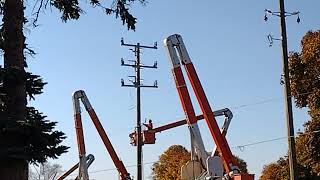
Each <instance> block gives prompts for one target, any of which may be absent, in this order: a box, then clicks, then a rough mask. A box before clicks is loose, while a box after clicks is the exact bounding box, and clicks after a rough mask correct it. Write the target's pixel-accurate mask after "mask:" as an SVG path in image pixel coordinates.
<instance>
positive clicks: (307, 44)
mask: <svg viewBox="0 0 320 180" xmlns="http://www.w3.org/2000/svg"><path fill="white" fill-rule="evenodd" d="M301 46H302V50H301V52H300V53H298V52H291V53H290V57H289V71H290V81H291V91H292V95H293V97H294V100H295V104H296V106H297V107H298V108H305V107H306V108H308V113H309V115H310V119H309V120H308V121H307V122H306V123H304V131H303V132H299V133H298V136H297V138H296V151H297V161H298V170H299V177H301V178H316V177H317V176H318V177H317V178H320V177H319V176H320V173H319V172H320V31H314V32H313V31H309V32H308V33H306V35H305V36H304V37H303V38H302V40H301ZM287 161H288V159H287V157H286V156H285V157H281V158H280V159H279V160H278V161H277V162H275V163H271V164H269V165H267V166H265V167H264V169H263V172H262V176H261V177H260V179H261V180H266V179H274V178H273V177H277V178H276V179H288V177H289V176H288V171H289V168H288V163H287ZM275 175H277V176H275Z"/></svg>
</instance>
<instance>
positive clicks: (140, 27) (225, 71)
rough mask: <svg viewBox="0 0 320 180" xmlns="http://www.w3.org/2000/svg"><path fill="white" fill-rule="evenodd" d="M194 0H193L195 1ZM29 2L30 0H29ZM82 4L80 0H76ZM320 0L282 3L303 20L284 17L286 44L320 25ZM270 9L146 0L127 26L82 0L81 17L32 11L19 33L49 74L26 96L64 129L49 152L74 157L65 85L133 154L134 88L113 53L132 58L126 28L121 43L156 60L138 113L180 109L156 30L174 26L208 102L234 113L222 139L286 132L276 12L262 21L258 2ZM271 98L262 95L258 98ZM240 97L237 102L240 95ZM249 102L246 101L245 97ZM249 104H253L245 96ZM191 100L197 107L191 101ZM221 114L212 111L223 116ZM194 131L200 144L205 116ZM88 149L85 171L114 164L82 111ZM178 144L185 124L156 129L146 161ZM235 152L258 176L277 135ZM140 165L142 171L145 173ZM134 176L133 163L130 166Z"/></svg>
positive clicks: (107, 174) (131, 158)
mask: <svg viewBox="0 0 320 180" xmlns="http://www.w3.org/2000/svg"><path fill="white" fill-rule="evenodd" d="M196 2H197V3H196ZM29 4H31V2H29ZM82 4H85V1H82ZM319 6H320V2H319V1H316V0H313V1H311V0H309V1H288V3H286V8H287V11H289V12H290V11H297V10H299V11H301V23H300V24H297V23H296V18H295V17H289V18H287V25H288V46H289V50H297V51H298V50H299V49H300V39H301V37H302V36H303V35H304V34H305V33H306V32H307V31H308V30H310V29H314V30H316V29H318V28H319V27H320V21H319V17H320V11H319V9H318V7H319ZM266 8H268V9H271V10H275V11H278V1H268V0H263V1H254V0H248V1H231V0H227V1H223V2H222V1H221V2H219V1H209V0H206V1H191V0H188V1H172V0H162V1H152V0H150V1H149V3H148V4H147V6H144V7H141V6H139V4H138V3H137V4H135V5H134V6H132V12H133V14H134V15H135V16H136V17H137V18H138V23H137V30H136V32H133V31H127V30H126V27H125V26H122V24H121V22H120V20H119V19H117V20H115V18H114V16H106V15H105V14H104V13H103V12H102V11H101V10H100V9H92V8H86V14H84V15H83V16H82V17H81V19H80V20H79V21H72V22H68V23H67V24H65V23H61V20H60V18H59V13H58V12H57V11H56V10H52V11H50V10H48V11H46V12H45V14H42V15H41V17H40V24H41V26H39V27H38V28H36V29H31V31H30V32H29V31H26V33H28V35H27V37H28V38H27V42H28V44H29V45H30V46H31V47H33V48H34V49H35V50H36V51H37V52H38V55H36V57H35V58H34V59H31V58H29V66H30V68H29V70H30V71H32V72H34V73H36V74H40V75H42V77H43V78H44V80H45V81H47V82H48V83H49V84H48V85H47V86H46V87H45V89H44V94H42V95H40V96H38V97H37V99H36V101H35V102H32V103H31V104H34V105H35V106H36V107H38V108H39V110H40V111H43V112H44V113H45V114H46V115H48V119H51V120H54V121H58V122H59V124H58V127H57V129H59V130H62V131H64V132H65V133H66V135H67V137H68V138H67V139H66V140H65V141H64V144H66V145H68V146H70V147H71V148H70V149H69V152H68V153H66V154H64V155H62V156H61V157H60V158H59V159H58V160H55V161H53V162H56V163H59V164H61V165H62V166H63V169H68V168H69V167H71V166H72V165H73V164H74V163H76V162H77V161H78V153H77V146H76V138H75V129H74V122H73V112H72V102H71V95H72V93H73V92H74V91H75V90H78V89H84V90H85V91H86V93H87V95H88V97H89V99H90V100H91V103H92V105H93V107H94V108H95V110H96V112H97V114H98V116H99V117H100V119H101V121H102V124H103V126H104V127H105V130H106V132H107V133H108V136H109V138H110V140H111V141H112V143H113V145H114V148H115V149H116V151H117V152H118V154H119V156H120V157H121V159H122V160H123V162H124V163H125V164H126V165H134V164H135V162H136V148H135V147H133V146H131V145H130V144H129V138H128V134H129V133H130V132H132V131H133V130H134V126H135V122H136V119H135V117H136V112H135V109H134V108H133V109H132V107H134V105H135V90H134V89H128V88H121V87H120V79H121V78H125V79H126V76H127V75H132V74H133V70H132V69H130V68H125V67H120V58H121V57H123V58H133V54H132V53H131V52H130V51H128V49H127V48H125V47H121V46H120V39H121V37H124V39H125V41H126V42H128V43H136V42H141V43H142V44H146V45H153V42H154V41H157V42H158V45H159V46H158V47H159V49H158V50H143V54H142V61H143V62H144V63H145V64H152V63H153V61H154V60H157V61H158V64H159V69H158V70H155V71H153V70H143V73H142V75H143V77H144V79H145V81H144V82H145V83H146V84H147V83H153V80H155V79H157V80H158V82H159V88H158V89H143V90H142V105H143V106H142V117H143V119H144V118H152V119H153V121H154V124H155V126H158V125H162V124H165V123H168V122H171V121H173V120H175V119H180V118H183V116H184V115H183V112H182V108H181V105H180V102H179V99H178V95H177V92H176V89H175V85H174V81H173V78H172V75H171V71H170V64H169V63H168V59H167V55H166V52H165V50H164V48H163V44H162V40H163V39H164V38H166V37H167V36H168V35H171V34H174V33H179V34H181V35H182V37H183V38H184V41H185V44H186V46H187V49H188V51H189V54H190V56H191V58H192V60H193V62H194V65H195V67H196V69H197V72H198V75H199V77H200V79H201V81H202V84H203V87H204V88H205V91H206V93H207V97H208V98H209V101H210V103H211V105H212V108H213V109H221V108H225V107H228V108H230V109H231V110H232V112H233V113H234V119H233V121H232V123H231V126H230V129H229V133H228V136H227V139H228V141H229V144H230V146H231V147H234V146H237V145H243V144H247V143H252V142H258V141H262V140H267V139H273V138H278V137H284V136H286V126H285V125H286V123H285V119H284V104H283V98H282V97H283V90H282V86H281V85H280V84H279V82H280V75H281V49H280V44H279V43H278V42H275V43H274V46H273V47H271V48H270V47H268V41H267V38H266V36H267V35H268V34H270V33H271V34H273V35H274V36H275V37H279V29H280V28H279V19H278V18H277V17H272V16H269V21H268V22H264V21H263V16H264V9H266ZM268 99H273V100H272V101H268V102H266V103H263V104H259V103H258V104H255V103H256V102H261V101H263V100H268ZM247 104H249V105H248V106H241V105H247ZM250 104H251V105H250ZM252 104H255V105H252ZM194 106H195V108H196V110H197V113H200V111H199V108H198V106H197V104H196V103H194ZM307 119H308V116H307V114H306V111H305V110H297V109H295V110H294V122H295V128H296V130H297V129H299V128H300V129H301V128H302V124H303V122H304V121H306V120H307ZM222 120H223V119H221V118H219V119H218V121H219V122H222ZM200 124H201V130H203V131H202V135H203V138H204V142H205V144H206V147H207V148H208V151H210V150H211V149H212V147H213V141H212V138H211V137H210V135H209V132H208V130H207V129H206V126H205V124H204V123H203V122H201V123H200ZM83 125H84V128H85V141H86V147H87V153H92V154H94V155H95V157H96V161H95V162H94V164H93V165H92V166H91V167H90V170H89V171H99V170H107V169H112V168H114V165H113V163H112V161H111V159H110V157H109V155H108V154H107V153H106V150H105V148H104V146H103V144H102V142H101V140H100V138H99V137H98V134H97V132H96V130H95V129H94V127H93V124H92V123H91V122H90V121H89V119H88V116H87V115H85V116H84V122H83ZM173 144H182V145H184V146H186V147H187V148H188V149H190V145H189V136H188V131H187V127H180V128H177V129H174V130H170V131H167V132H163V133H161V134H158V135H157V142H156V144H155V145H146V146H144V162H145V163H148V162H153V161H156V160H157V159H158V156H159V155H160V154H161V153H162V152H163V151H164V150H166V149H167V148H168V147H169V146H170V145H173ZM232 151H233V152H234V154H236V155H238V156H240V157H241V158H243V159H244V160H245V161H246V162H247V163H248V168H249V171H250V172H251V173H255V174H256V176H257V177H258V176H259V175H260V173H261V170H262V168H263V165H265V164H267V163H270V162H272V161H275V160H277V159H278V158H279V157H280V156H282V155H284V154H286V151H287V142H286V140H285V139H282V140H279V141H274V142H269V143H264V144H258V145H254V146H249V147H245V148H244V149H243V150H242V151H240V150H239V149H237V148H232ZM150 167H151V166H150V164H148V165H145V166H144V170H145V179H148V176H149V175H150V173H151V170H150ZM128 170H129V171H130V172H131V174H132V175H134V176H136V168H132V167H131V168H128ZM90 177H91V178H93V179H97V180H102V179H106V178H107V179H116V178H117V171H115V170H108V171H100V172H94V173H91V174H90Z"/></svg>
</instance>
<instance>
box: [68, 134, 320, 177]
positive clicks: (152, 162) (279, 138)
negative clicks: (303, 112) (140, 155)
mask: <svg viewBox="0 0 320 180" xmlns="http://www.w3.org/2000/svg"><path fill="white" fill-rule="evenodd" d="M314 133H320V130H316V131H311V132H308V133H303V134H297V137H298V136H305V135H309V134H314ZM287 138H290V137H287V136H283V137H278V138H273V139H267V140H261V141H256V142H253V143H247V144H242V145H237V146H232V147H231V148H232V149H239V150H240V151H243V150H244V148H245V147H248V146H255V145H259V144H264V143H269V142H274V141H279V140H282V139H287ZM157 162H160V161H150V162H147V163H142V164H141V165H149V164H154V163H157ZM125 167H126V168H132V167H137V165H136V164H134V165H128V166H125ZM116 170H117V168H109V169H100V170H93V171H89V173H100V172H108V171H116ZM70 176H77V174H72V175H70Z"/></svg>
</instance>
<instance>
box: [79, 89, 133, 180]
mask: <svg viewBox="0 0 320 180" xmlns="http://www.w3.org/2000/svg"><path fill="white" fill-rule="evenodd" d="M80 100H81V101H82V103H83V105H84V107H85V109H86V110H87V111H88V113H89V116H90V118H91V120H92V122H93V124H94V126H95V127H96V129H97V131H98V133H99V135H100V137H101V139H102V141H103V143H104V145H105V147H106V149H107V151H108V153H109V154H110V156H111V159H112V161H113V163H114V165H115V166H116V168H117V170H118V172H119V174H120V177H121V180H131V178H130V174H129V173H128V171H127V170H126V168H125V166H124V165H123V163H122V161H121V160H120V159H119V157H118V155H117V154H116V152H115V150H114V148H113V146H112V144H111V142H110V140H109V138H108V136H107V134H106V132H105V131H104V129H103V127H102V125H101V123H100V120H99V118H98V116H97V114H96V113H95V111H94V109H93V108H92V106H91V104H90V102H89V100H88V98H87V96H86V94H85V92H84V91H82V90H79V91H76V92H75V93H74V94H73V108H74V120H75V126H76V134H77V142H78V150H79V158H80V163H79V178H80V179H81V180H88V179H89V176H88V170H87V164H86V150H85V144H84V136H83V128H82V122H81V109H80Z"/></svg>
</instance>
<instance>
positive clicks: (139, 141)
mask: <svg viewBox="0 0 320 180" xmlns="http://www.w3.org/2000/svg"><path fill="white" fill-rule="evenodd" d="M136 56H137V61H136V62H137V64H136V73H137V75H136V77H137V78H136V85H137V178H138V179H137V180H142V139H141V138H142V137H141V98H140V43H137V46H136Z"/></svg>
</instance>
